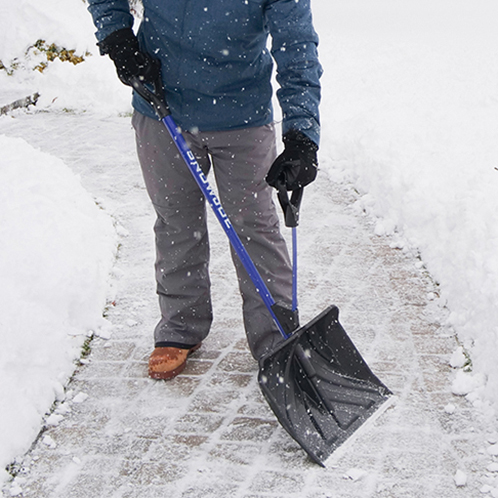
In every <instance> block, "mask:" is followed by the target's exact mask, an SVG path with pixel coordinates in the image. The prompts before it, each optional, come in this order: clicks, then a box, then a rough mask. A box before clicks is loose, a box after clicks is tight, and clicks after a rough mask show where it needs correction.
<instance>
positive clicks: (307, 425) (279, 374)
mask: <svg viewBox="0 0 498 498" xmlns="http://www.w3.org/2000/svg"><path fill="white" fill-rule="evenodd" d="M259 367H260V368H259V377H258V380H259V385H260V388H261V391H262V392H263V394H264V396H265V398H266V400H267V401H268V403H269V405H270V407H271V409H272V410H273V412H274V413H275V415H276V417H277V419H278V421H279V422H280V424H281V425H282V426H283V427H284V429H285V430H286V431H287V432H288V433H289V434H290V436H292V437H293V438H294V439H295V440H296V441H297V442H298V443H299V444H300V445H301V447H302V448H303V449H304V450H305V451H306V452H307V453H308V455H309V456H310V457H311V458H312V459H313V460H314V461H315V462H316V463H318V464H320V465H322V466H323V465H324V461H325V460H326V459H327V458H328V457H329V456H330V455H331V454H332V452H333V451H334V450H335V449H336V448H337V447H339V446H340V445H341V444H342V443H343V442H344V441H345V440H346V439H347V438H348V437H350V436H351V435H352V434H353V433H354V432H355V431H356V430H357V429H358V428H359V427H360V426H361V425H362V424H363V423H364V422H365V421H366V420H367V419H368V418H369V417H370V416H372V415H373V414H374V413H375V411H376V410H377V409H378V408H379V407H380V406H381V405H383V404H384V402H385V401H387V399H388V398H389V396H391V394H392V393H391V391H389V389H388V388H387V387H386V386H385V385H384V384H383V383H382V382H381V381H380V380H379V379H378V378H377V377H376V376H375V375H374V374H373V373H372V371H371V370H370V368H369V367H368V365H367V364H366V362H365V360H364V359H363V358H362V357H361V355H360V353H359V352H358V350H357V349H356V347H355V346H354V344H353V342H352V341H351V339H350V338H349V337H348V335H347V334H346V332H345V331H344V329H343V328H342V326H341V324H340V323H339V310H338V308H337V307H336V306H330V307H329V308H327V309H326V310H325V311H323V312H322V313H321V314H320V315H318V316H317V317H316V318H315V319H313V320H312V321H311V322H309V323H308V324H307V325H305V326H304V327H301V328H299V329H298V330H297V331H296V332H294V334H293V335H292V336H291V337H290V338H289V339H287V340H286V341H284V342H283V343H282V344H281V345H280V346H279V347H278V348H277V349H276V350H275V351H272V352H271V353H269V354H267V355H265V356H264V357H263V358H262V359H261V360H260V363H259Z"/></svg>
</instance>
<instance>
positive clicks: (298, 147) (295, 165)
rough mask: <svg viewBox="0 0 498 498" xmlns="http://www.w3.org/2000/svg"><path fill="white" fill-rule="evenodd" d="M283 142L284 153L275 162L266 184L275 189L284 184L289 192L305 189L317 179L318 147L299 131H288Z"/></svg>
mask: <svg viewBox="0 0 498 498" xmlns="http://www.w3.org/2000/svg"><path fill="white" fill-rule="evenodd" d="M283 141H284V145H285V148H284V151H283V152H282V154H280V155H279V156H278V157H277V159H275V161H274V162H273V164H272V166H271V168H270V171H268V174H267V176H266V182H267V183H268V184H269V185H271V186H272V187H275V188H278V185H279V184H284V185H285V187H286V188H287V190H296V189H298V188H301V187H305V186H306V185H308V184H310V183H311V182H312V181H313V180H314V179H315V178H316V174H317V167H318V159H317V154H316V152H317V150H318V145H316V144H315V142H313V141H312V140H311V139H309V138H308V137H307V136H306V135H305V134H304V133H302V132H300V131H297V130H290V131H288V132H287V133H286V134H285V135H284V137H283Z"/></svg>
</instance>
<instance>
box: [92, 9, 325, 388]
mask: <svg viewBox="0 0 498 498" xmlns="http://www.w3.org/2000/svg"><path fill="white" fill-rule="evenodd" d="M88 3H89V6H88V9H89V11H90V13H91V15H92V17H93V20H94V24H95V26H96V28H97V31H96V37H97V41H98V45H99V47H100V53H101V55H109V57H110V58H111V59H112V61H113V62H114V64H115V66H116V70H117V74H118V77H119V78H120V80H121V81H122V82H123V83H124V84H126V85H129V86H131V84H130V82H131V79H132V78H138V79H139V80H140V81H142V82H143V83H144V84H147V83H153V82H154V81H157V78H158V77H160V78H161V82H162V85H163V89H162V90H161V91H164V96H165V99H166V101H167V103H168V106H169V109H170V112H171V115H172V117H173V119H174V120H175V122H176V123H177V124H178V126H179V127H180V128H181V130H182V133H183V134H184V137H185V140H186V142H187V144H188V146H189V147H190V149H191V150H192V152H193V153H194V155H195V157H196V159H197V161H198V163H199V165H200V166H201V168H202V170H203V172H204V173H205V174H207V173H208V171H209V170H210V169H211V168H212V169H213V172H214V175H215V178H216V184H217V187H218V192H219V197H220V199H221V203H222V205H223V208H224V210H225V212H226V213H227V215H228V217H229V219H230V221H231V223H232V225H233V226H234V228H235V230H236V232H237V234H238V235H239V237H240V238H241V240H242V241H243V243H244V245H245V247H246V249H247V251H248V253H249V255H250V257H251V259H252V260H253V262H254V264H255V265H256V267H257V269H258V271H259V272H260V274H261V276H262V278H263V279H264V281H265V282H266V283H267V286H268V289H269V290H270V292H271V294H272V296H273V298H274V299H275V301H277V302H283V303H287V304H289V305H290V303H291V300H292V269H291V264H290V260H289V255H288V251H287V248H286V244H285V241H284V239H283V237H282V235H281V232H280V228H279V222H278V216H277V212H276V208H275V205H274V203H273V200H272V189H271V187H272V186H273V187H277V186H278V184H279V183H283V184H284V185H285V187H286V189H287V190H289V191H290V190H295V189H297V188H302V187H304V186H306V185H308V184H309V183H311V182H312V181H313V180H314V179H315V177H316V174H317V166H318V163H317V150H318V145H319V136H320V122H319V102H320V82H319V80H320V76H321V73H322V68H321V65H320V62H319V60H318V51H317V46H318V37H317V34H316V32H315V30H314V27H313V23H312V14H311V6H310V0H217V1H216V2H211V1H209V0H197V1H195V2H194V1H190V0H143V17H142V20H141V23H140V26H139V28H138V32H137V35H135V34H134V31H133V29H132V27H133V23H134V18H133V16H132V14H131V13H130V8H129V4H128V0H89V1H88ZM269 37H271V49H268V48H267V42H268V40H269ZM274 61H275V62H276V67H277V71H276V79H277V82H278V84H279V88H278V90H277V92H276V95H277V97H278V101H279V104H280V107H281V109H282V116H283V118H282V135H283V143H284V148H283V152H282V153H281V154H280V155H278V157H277V149H276V138H275V125H274V122H273V120H274V118H273V109H272V95H273V88H272V71H273V65H274ZM132 104H133V108H134V113H133V117H132V124H133V127H134V130H135V136H136V144H137V153H138V158H139V162H140V165H141V168H142V172H143V177H144V181H145V185H146V188H147V192H148V194H149V196H150V199H151V201H152V204H153V206H154V209H155V211H156V214H157V221H156V223H155V225H154V231H155V241H156V242H155V243H156V253H157V257H156V262H155V269H156V280H157V293H158V296H159V306H160V311H161V319H160V321H159V323H158V324H157V326H156V328H155V330H154V346H155V348H154V350H153V352H152V354H151V356H150V359H149V376H150V377H152V378H155V379H170V378H173V377H175V376H176V375H178V374H179V373H180V372H182V371H183V369H184V367H185V364H186V361H187V357H188V355H189V354H190V353H191V352H193V351H195V350H196V349H197V348H198V347H199V346H200V345H201V343H202V341H203V340H205V339H206V337H207V335H208V333H209V331H210V327H211V324H212V318H213V315H212V303H211V295H210V279H209V272H208V264H209V239H208V232H207V227H206V206H205V200H204V198H203V196H202V194H201V192H200V190H199V188H198V186H197V184H196V183H195V181H194V179H193V177H192V175H191V173H190V172H189V171H188V169H187V167H186V165H185V164H184V163H183V162H182V159H181V158H180V156H179V154H178V152H177V150H176V148H175V145H174V144H173V143H172V140H171V138H170V137H169V134H168V132H167V130H166V128H165V127H164V125H163V123H161V121H160V120H158V118H157V116H156V115H155V113H154V110H153V109H152V107H151V106H150V105H149V104H148V103H147V102H146V101H145V100H143V99H141V98H140V96H139V95H137V94H136V93H134V95H133V99H132ZM232 258H233V260H234V264H235V268H236V272H237V276H238V283H239V289H240V293H241V296H242V302H243V319H244V327H245V331H246V337H247V341H248V345H249V348H250V350H251V353H252V355H253V357H254V358H255V359H256V360H259V359H260V358H261V357H262V356H263V355H264V354H265V353H267V352H269V351H271V350H272V349H273V348H274V347H275V346H276V345H277V344H278V343H279V342H280V341H281V340H282V336H281V333H280V332H279V331H278V328H277V326H276V324H275V323H274V322H273V320H272V318H271V316H270V313H269V312H268V311H267V309H266V307H265V305H264V303H263V301H262V299H261V297H260V296H259V295H258V292H257V290H256V289H255V287H254V285H253V284H252V282H251V280H250V279H249V278H248V275H247V273H246V271H245V269H244V268H243V266H242V265H241V263H240V262H239V261H238V258H237V257H236V255H235V254H234V253H233V251H232Z"/></svg>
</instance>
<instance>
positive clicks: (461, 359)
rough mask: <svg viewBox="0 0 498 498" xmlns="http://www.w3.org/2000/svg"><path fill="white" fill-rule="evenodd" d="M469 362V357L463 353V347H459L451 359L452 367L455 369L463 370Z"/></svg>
mask: <svg viewBox="0 0 498 498" xmlns="http://www.w3.org/2000/svg"><path fill="white" fill-rule="evenodd" d="M466 361H467V357H466V356H465V353H464V351H463V347H462V346H458V348H457V349H456V350H455V351H454V352H453V354H452V355H451V358H450V366H452V367H453V368H462V367H463V366H464V365H465V363H466Z"/></svg>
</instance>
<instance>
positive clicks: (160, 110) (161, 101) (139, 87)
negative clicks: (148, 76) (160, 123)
mask: <svg viewBox="0 0 498 498" xmlns="http://www.w3.org/2000/svg"><path fill="white" fill-rule="evenodd" d="M130 83H131V86H132V87H133V89H134V90H135V91H136V92H137V93H138V95H140V97H142V98H143V99H144V100H145V101H147V102H148V103H149V104H150V105H151V106H152V107H153V108H154V111H156V114H157V116H158V118H159V119H163V118H165V117H166V116H169V115H170V114H171V113H170V111H169V107H168V104H167V102H166V99H165V98H164V96H163V93H164V92H163V85H162V81H161V77H158V78H157V80H156V81H154V83H153V84H152V86H153V87H154V89H153V90H150V89H149V88H147V86H146V85H145V84H144V83H142V82H141V81H140V79H139V78H138V77H136V76H134V77H133V78H131V80H130Z"/></svg>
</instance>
